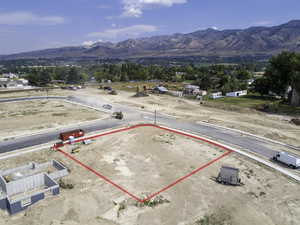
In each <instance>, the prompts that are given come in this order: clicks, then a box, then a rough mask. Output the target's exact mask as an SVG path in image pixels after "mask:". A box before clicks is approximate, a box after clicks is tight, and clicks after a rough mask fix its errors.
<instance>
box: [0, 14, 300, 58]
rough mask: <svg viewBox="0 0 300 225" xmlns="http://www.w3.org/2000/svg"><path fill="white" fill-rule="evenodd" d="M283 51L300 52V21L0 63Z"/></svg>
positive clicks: (132, 41)
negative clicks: (56, 59) (36, 59)
mask: <svg viewBox="0 0 300 225" xmlns="http://www.w3.org/2000/svg"><path fill="white" fill-rule="evenodd" d="M283 50H290V51H300V20H293V21H290V22H288V23H285V24H282V25H279V26H273V27H250V28H247V29H235V30H214V29H206V30H200V31H196V32H193V33H188V34H174V35H164V36H154V37H149V38H139V39H129V40H126V41H122V42H119V43H110V42H105V43H104V42H98V43H96V44H94V45H92V46H89V47H84V46H78V47H64V48H55V49H46V50H40V51H33V52H26V53H20V54H13V55H6V56H0V59H2V60H3V59H25V58H27V59H28V58H82V57H83V58H84V57H98V58H139V57H174V56H217V55H218V56H237V55H239V56H243V55H256V54H269V55H273V54H276V53H278V52H280V51H283Z"/></svg>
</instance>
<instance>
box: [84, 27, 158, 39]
mask: <svg viewBox="0 0 300 225" xmlns="http://www.w3.org/2000/svg"><path fill="white" fill-rule="evenodd" d="M157 30H158V29H157V27H156V26H152V25H142V24H141V25H133V26H129V27H123V28H116V29H108V30H105V31H102V32H93V33H89V34H88V37H96V38H101V39H105V40H120V39H124V38H136V37H139V36H140V35H142V34H144V33H151V32H155V31H157Z"/></svg>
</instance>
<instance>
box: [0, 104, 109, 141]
mask: <svg viewBox="0 0 300 225" xmlns="http://www.w3.org/2000/svg"><path fill="white" fill-rule="evenodd" d="M104 117H105V114H104V113H101V112H97V111H95V110H92V109H88V108H85V107H81V106H78V105H73V104H70V103H66V102H64V101H59V100H34V101H24V102H10V103H1V104H0V124H1V129H0V136H1V137H7V136H13V135H23V134H30V133H32V132H37V131H39V130H42V129H47V128H56V127H60V126H65V125H68V124H72V123H79V122H83V121H89V120H95V119H101V118H104Z"/></svg>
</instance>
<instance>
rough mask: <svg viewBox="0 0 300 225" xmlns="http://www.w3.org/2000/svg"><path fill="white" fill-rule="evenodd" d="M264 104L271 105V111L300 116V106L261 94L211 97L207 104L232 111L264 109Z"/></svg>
mask: <svg viewBox="0 0 300 225" xmlns="http://www.w3.org/2000/svg"><path fill="white" fill-rule="evenodd" d="M263 105H270V107H271V108H270V109H269V110H270V112H272V113H278V114H286V115H294V116H300V107H293V106H289V105H287V104H283V103H281V100H276V99H274V98H272V97H263V96H260V95H258V94H257V95H255V94H250V95H247V96H242V97H239V98H234V97H226V98H219V99H209V100H208V101H207V102H206V103H205V106H209V107H216V108H219V109H227V110H231V111H239V110H240V111H242V110H243V109H247V108H248V109H257V110H262V109H263Z"/></svg>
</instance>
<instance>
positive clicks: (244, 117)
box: [78, 88, 300, 146]
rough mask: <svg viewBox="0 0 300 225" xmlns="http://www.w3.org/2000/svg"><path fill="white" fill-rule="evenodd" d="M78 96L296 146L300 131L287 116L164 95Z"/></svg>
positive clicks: (89, 91) (97, 92)
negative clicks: (213, 105) (221, 107)
mask: <svg viewBox="0 0 300 225" xmlns="http://www.w3.org/2000/svg"><path fill="white" fill-rule="evenodd" d="M78 93H80V94H89V95H95V96H97V95H98V96H99V95H101V97H103V98H105V99H107V100H109V101H111V102H115V103H121V104H125V105H129V106H132V107H136V108H139V109H143V110H147V111H151V112H154V110H155V109H156V110H158V112H160V113H166V114H169V115H173V116H176V117H177V118H178V119H184V120H188V121H193V122H206V123H211V124H216V125H221V126H225V127H229V128H235V129H239V130H242V131H246V132H249V133H252V134H256V135H260V136H264V137H267V138H270V139H273V140H276V141H281V142H284V143H288V144H292V145H295V146H300V138H299V137H300V128H299V126H296V125H294V124H291V123H290V122H289V121H290V119H291V118H290V117H288V116H281V115H271V114H267V113H262V112H258V111H256V110H253V109H244V110H242V111H240V112H236V111H227V110H222V109H216V108H211V107H207V106H204V105H200V103H199V101H194V100H188V99H184V98H179V97H172V96H168V95H156V94H150V96H149V97H140V98H135V97H132V96H133V95H134V93H132V92H126V91H118V93H119V94H118V95H109V94H107V92H105V91H103V90H97V89H95V88H87V89H84V90H81V91H79V92H78Z"/></svg>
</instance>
